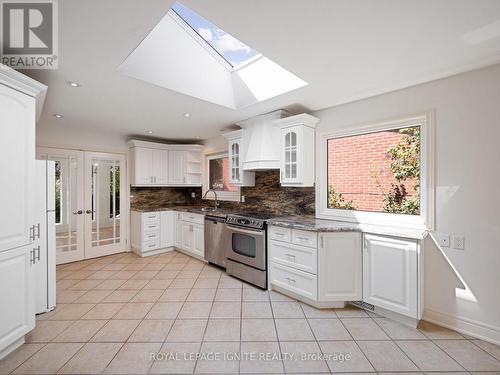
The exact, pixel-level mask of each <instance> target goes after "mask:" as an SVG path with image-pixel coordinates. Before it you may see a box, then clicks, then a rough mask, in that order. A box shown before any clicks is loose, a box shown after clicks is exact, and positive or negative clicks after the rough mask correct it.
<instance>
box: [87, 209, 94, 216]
mask: <svg viewBox="0 0 500 375" xmlns="http://www.w3.org/2000/svg"><path fill="white" fill-rule="evenodd" d="M85 213H86V214H89V215H90V214H91V213H94V211H92V210H85Z"/></svg>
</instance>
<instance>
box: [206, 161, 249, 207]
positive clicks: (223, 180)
mask: <svg viewBox="0 0 500 375" xmlns="http://www.w3.org/2000/svg"><path fill="white" fill-rule="evenodd" d="M206 161H207V163H206V175H207V178H206V183H205V184H204V185H203V194H205V192H206V191H207V186H208V188H209V189H212V190H214V191H216V193H217V198H218V199H219V200H226V201H239V200H240V188H239V187H238V186H235V185H232V184H231V182H230V176H229V173H230V169H229V158H228V155H227V153H218V154H213V155H207V157H206ZM206 198H207V199H213V198H214V197H213V194H208V196H207V197H206Z"/></svg>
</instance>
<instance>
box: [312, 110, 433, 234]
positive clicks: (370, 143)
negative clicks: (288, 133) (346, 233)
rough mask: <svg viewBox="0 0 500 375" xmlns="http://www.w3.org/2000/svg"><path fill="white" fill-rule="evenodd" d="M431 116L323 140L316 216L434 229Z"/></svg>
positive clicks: (354, 130) (353, 130) (324, 135)
mask: <svg viewBox="0 0 500 375" xmlns="http://www.w3.org/2000/svg"><path fill="white" fill-rule="evenodd" d="M431 119H432V118H431V112H428V113H425V114H422V115H416V116H408V117H404V118H400V119H395V120H391V121H385V122H380V123H374V124H369V125H363V126H360V127H353V128H348V129H339V130H332V131H325V132H323V133H320V134H319V137H318V142H320V143H319V145H318V155H317V160H318V163H317V164H318V165H317V183H316V193H317V200H316V215H317V216H318V217H321V218H327V219H338V220H346V221H354V222H359V223H366V224H381V225H385V224H387V225H389V224H390V225H400V226H402V227H416V228H417V227H419V228H420V227H422V228H423V227H425V228H427V229H432V227H433V225H434V224H433V215H434V185H433V183H434V182H433V144H432V123H431Z"/></svg>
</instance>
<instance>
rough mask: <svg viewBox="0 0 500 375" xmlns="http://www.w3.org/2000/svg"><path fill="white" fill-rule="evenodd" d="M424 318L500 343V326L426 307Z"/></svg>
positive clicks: (469, 334)
mask: <svg viewBox="0 0 500 375" xmlns="http://www.w3.org/2000/svg"><path fill="white" fill-rule="evenodd" d="M422 319H423V320H426V321H428V322H431V323H434V324H438V325H440V326H443V327H446V328H449V329H453V330H455V331H457V332H460V333H463V334H466V335H468V336H472V337H475V338H478V339H481V340H484V341H488V342H491V343H493V344H496V345H500V327H495V326H492V325H489V324H485V323H481V322H478V321H476V320H472V319H469V318H464V317H460V316H454V315H450V314H446V313H442V312H439V311H436V310H432V309H424V315H423V317H422Z"/></svg>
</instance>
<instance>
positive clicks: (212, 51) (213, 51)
mask: <svg viewBox="0 0 500 375" xmlns="http://www.w3.org/2000/svg"><path fill="white" fill-rule="evenodd" d="M181 5H182V4H181ZM183 6H185V5H183ZM191 11H192V12H194V11H193V10H192V9H191ZM194 13H196V12H194ZM168 14H169V16H170V17H172V19H174V20H175V21H176V22H177V23H178V24H179V25H180V26H182V28H183V29H184V30H185V31H186V32H187V33H188V34H189V35H190V36H191V37H192V38H193V39H194V40H196V41H197V42H198V43H199V44H200V45H201V46H202V47H204V48H205V49H206V50H207V51H208V52H209V53H210V54H211V55H212V56H214V57H215V58H216V59H217V61H219V62H220V63H221V64H222V65H223V66H224V67H225V68H226V69H227V70H228V71H229V72H234V71H236V70H238V69H241V68H243V67H244V66H246V65H248V64H251V63H252V62H254V61H256V60H258V59H260V58H262V57H263V55H262V54H261V53H260V52H258V51H256V50H255V49H253V48H252V50H254V51H255V52H256V53H257V54H256V55H255V56H252V57H250V58H249V59H248V60H246V61H244V62H242V63H240V64H238V65H233V64H231V63H230V62H229V61H228V60H227V59H226V58H225V57H224V55H222V53H220V52H219V51H217V49H216V48H215V47H214V46H213V45H212V44H210V43H209V42H208V41H207V40H206V39H205V38H203V37H202V36H201V35H200V33H199V32H198V31H197V30H196V29H195V28H194V27H193V26H191V25H190V24H189V22H187V21H186V20H185V19H184V18H183V17H182V16H181V15H180V14H179V13H177V12H176V11H175V9H173V8H170V10H169V11H168ZM200 17H202V16H200ZM202 18H203V17H202ZM207 21H208V22H210V21H209V20H207ZM215 26H216V25H215ZM224 32H225V31H224ZM225 33H226V32H225ZM226 34H228V33H226ZM228 35H231V34H228ZM233 38H234V37H233ZM235 39H236V38H235ZM241 43H243V42H241ZM249 48H251V47H249Z"/></svg>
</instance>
